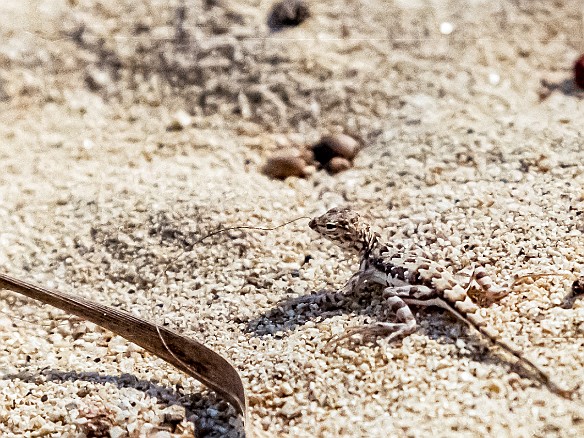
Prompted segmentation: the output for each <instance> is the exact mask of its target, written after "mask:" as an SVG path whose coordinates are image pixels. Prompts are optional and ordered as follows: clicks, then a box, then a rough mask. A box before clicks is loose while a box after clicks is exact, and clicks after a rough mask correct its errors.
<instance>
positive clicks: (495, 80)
mask: <svg viewBox="0 0 584 438" xmlns="http://www.w3.org/2000/svg"><path fill="white" fill-rule="evenodd" d="M499 82H501V76H500V75H499V73H496V72H491V73H489V83H490V84H491V85H498V84H499Z"/></svg>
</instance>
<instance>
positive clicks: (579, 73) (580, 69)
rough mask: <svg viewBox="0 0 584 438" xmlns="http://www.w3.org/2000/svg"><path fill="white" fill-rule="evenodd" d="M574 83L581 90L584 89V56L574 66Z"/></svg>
mask: <svg viewBox="0 0 584 438" xmlns="http://www.w3.org/2000/svg"><path fill="white" fill-rule="evenodd" d="M574 82H576V85H577V86H578V87H580V88H584V55H582V56H581V57H580V58H578V60H577V61H576V63H575V64H574Z"/></svg>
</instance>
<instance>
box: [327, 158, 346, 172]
mask: <svg viewBox="0 0 584 438" xmlns="http://www.w3.org/2000/svg"><path fill="white" fill-rule="evenodd" d="M326 168H327V170H328V171H329V172H330V173H333V174H334V173H339V172H342V171H343V170H347V169H350V168H351V162H350V161H349V160H347V159H346V158H343V157H333V158H332V159H331V160H330V161H329V162H328V164H327V165H326Z"/></svg>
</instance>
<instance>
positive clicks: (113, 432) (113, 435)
mask: <svg viewBox="0 0 584 438" xmlns="http://www.w3.org/2000/svg"><path fill="white" fill-rule="evenodd" d="M108 433H109V436H110V438H121V437H123V436H126V435H127V434H126V431H125V430H124V429H122V428H121V427H120V426H114V427H111V428H110V430H108Z"/></svg>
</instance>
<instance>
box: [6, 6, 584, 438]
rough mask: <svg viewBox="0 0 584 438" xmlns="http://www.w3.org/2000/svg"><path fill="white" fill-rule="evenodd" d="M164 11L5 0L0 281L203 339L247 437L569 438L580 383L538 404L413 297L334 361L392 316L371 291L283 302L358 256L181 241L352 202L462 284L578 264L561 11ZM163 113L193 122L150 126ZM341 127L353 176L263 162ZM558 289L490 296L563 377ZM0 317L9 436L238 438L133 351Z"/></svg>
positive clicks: (579, 227) (555, 281)
mask: <svg viewBox="0 0 584 438" xmlns="http://www.w3.org/2000/svg"><path fill="white" fill-rule="evenodd" d="M22 3H26V4H25V5H23V4H22ZM168 3H170V2H162V1H154V0H150V1H145V2H136V1H129V0H128V1H125V2H121V6H120V2H117V1H114V0H105V1H96V0H87V1H70V2H64V1H61V2H53V1H45V2H41V1H29V2H19V1H16V0H4V1H2V2H0V23H1V25H0V29H1V31H0V32H1V34H0V35H1V37H0V41H1V43H0V96H1V98H2V101H0V181H1V186H0V230H1V232H0V263H1V265H2V269H3V270H5V271H7V272H9V273H12V274H13V275H16V276H20V277H22V278H26V279H29V280H32V281H35V282H38V283H41V284H44V285H48V286H51V287H57V288H59V289H61V290H63V291H67V292H71V293H75V294H79V295H81V296H84V297H86V298H91V299H94V300H97V301H99V302H102V303H106V304H110V305H113V306H119V307H120V308H124V309H127V310H129V311H131V312H134V313H136V314H139V315H141V316H143V317H147V318H151V319H156V320H157V321H160V322H165V323H167V324H168V325H169V326H171V327H174V328H177V329H179V330H180V331H182V332H183V333H186V334H188V335H191V336H193V337H195V338H197V339H198V340H200V341H202V342H204V343H206V344H207V345H208V346H209V347H211V348H213V349H215V350H216V351H218V352H219V353H221V354H223V355H224V356H225V357H227V358H228V359H229V360H230V361H231V362H232V363H233V364H234V365H235V366H236V367H237V369H238V370H239V371H240V372H241V375H242V378H243V380H244V383H245V385H246V388H247V391H248V396H249V404H250V414H251V418H252V425H251V426H252V429H253V430H254V431H255V433H257V434H259V435H262V436H263V435H265V436H283V437H285V436H290V437H313V436H319V437H320V436H322V437H335V436H343V437H345V436H347V437H349V436H350V437H357V436H364V437H382V436H383V437H385V436H412V437H426V436H430V435H432V436H463V437H474V436H497V437H503V436H514V437H530V436H535V437H544V436H545V437H548V436H574V437H575V436H582V435H584V409H583V402H582V400H583V399H584V389H581V390H579V391H578V392H577V394H576V400H575V401H566V400H564V399H561V398H558V397H557V396H554V395H552V394H550V393H549V391H547V390H546V389H545V388H542V387H540V386H539V385H538V384H536V383H534V382H533V380H531V379H529V377H528V376H526V375H524V374H521V373H520V374H518V373H517V372H518V371H519V370H517V369H515V368H513V367H512V365H511V364H510V363H509V362H508V361H506V360H505V357H504V356H502V355H501V353H500V352H498V351H497V350H496V349H493V348H490V347H489V346H488V344H487V343H485V342H484V341H481V339H480V337H479V336H478V335H477V334H476V333H474V332H471V331H470V330H467V329H466V328H464V327H463V326H461V325H460V324H458V323H457V322H455V321H453V319H452V318H450V317H449V316H448V315H444V314H442V313H441V312H440V311H433V310H424V309H419V310H417V311H416V312H417V316H418V320H419V322H420V327H419V330H418V332H417V333H415V334H414V335H411V336H409V337H408V338H406V339H404V340H403V342H399V343H395V344H392V345H387V344H386V343H384V342H383V340H380V341H379V342H378V343H377V344H375V345H363V346H356V347H351V348H349V346H347V345H344V346H343V347H341V348H338V349H337V350H335V351H333V352H331V353H327V354H325V353H324V352H323V348H324V347H325V345H326V343H327V341H328V340H329V339H330V338H331V337H332V336H333V335H335V334H338V333H341V332H342V331H343V330H344V329H346V328H347V327H352V326H356V325H359V324H363V323H365V322H367V321H375V320H385V319H387V318H388V316H389V315H387V314H386V312H385V311H384V308H383V303H380V302H379V297H378V296H374V297H372V298H371V301H369V300H363V299H361V300H360V301H359V300H356V302H355V305H354V307H353V308H350V309H344V310H341V311H338V312H335V313H334V314H323V311H324V310H323V309H318V308H316V307H310V308H306V307H299V306H296V307H290V306H289V305H288V304H289V303H290V302H291V301H293V300H294V298H297V297H302V296H305V295H307V294H310V293H315V292H318V291H320V290H322V289H329V290H332V289H335V288H339V287H340V286H341V285H342V284H343V283H344V281H345V280H346V279H347V278H348V277H349V276H350V275H351V273H352V272H354V270H355V269H356V268H357V266H356V260H353V259H351V258H350V257H348V256H347V255H345V254H343V253H342V252H341V250H339V249H337V248H335V247H333V246H332V245H331V244H329V243H327V242H324V241H322V240H318V239H317V238H316V236H315V235H314V234H313V233H312V232H311V231H310V230H309V229H308V227H307V226H306V225H307V220H306V219H304V220H302V221H299V222H296V223H294V224H291V225H288V226H286V227H284V228H281V229H279V230H277V231H272V232H262V231H251V230H240V231H230V232H228V233H225V234H222V235H218V236H215V237H213V238H211V239H209V240H206V241H204V242H202V243H200V244H197V245H195V246H194V247H193V248H192V251H187V252H186V253H184V254H182V252H183V251H184V250H185V249H187V250H188V249H189V242H193V241H194V240H196V239H197V238H199V237H201V236H203V235H204V234H205V233H208V232H210V231H213V230H215V229H217V228H218V227H225V226H236V225H257V226H262V227H266V226H268V227H269V226H274V225H277V224H279V223H282V222H285V221H287V220H290V219H293V218H295V217H299V216H306V215H308V216H311V215H314V214H318V213H321V212H323V211H325V210H326V209H327V208H329V207H332V206H335V205H344V204H349V205H352V206H354V207H355V208H356V209H358V210H360V211H362V212H363V214H364V215H365V216H366V217H368V218H370V219H371V221H372V222H374V223H375V225H376V226H378V227H379V229H380V230H382V231H383V233H384V235H385V236H386V237H387V238H393V239H401V240H402V241H407V242H416V243H418V244H420V245H423V246H425V247H427V248H428V249H430V250H431V251H433V252H434V253H435V254H437V255H438V256H440V257H441V258H442V260H443V262H444V265H445V266H448V267H449V268H451V269H452V270H453V271H455V272H456V271H457V270H460V269H462V268H464V267H467V266H469V265H470V264H471V263H473V262H476V263H480V264H481V265H483V266H485V268H486V269H487V270H488V272H489V273H491V274H492V275H493V277H495V278H497V279H498V280H499V281H500V282H502V283H503V282H505V281H506V280H507V279H509V278H510V277H511V276H513V275H514V274H518V273H525V272H559V271H561V272H574V273H576V274H579V273H581V272H582V271H583V269H584V266H583V265H584V264H583V257H582V256H583V252H584V246H583V245H582V244H583V242H582V231H583V230H584V224H583V222H582V220H583V219H582V215H581V213H582V211H583V208H584V205H583V202H584V191H583V182H584V175H583V167H582V161H583V159H584V154H583V152H582V138H583V137H582V130H581V126H582V125H581V123H582V120H583V116H584V107H583V105H582V103H581V98H582V94H580V93H579V92H578V91H577V90H575V89H574V86H573V85H572V82H571V66H572V62H573V61H574V59H575V58H576V57H577V56H578V55H579V51H580V50H584V40H583V30H582V29H583V27H582V26H583V24H582V13H581V5H580V3H579V2H577V1H558V2H554V3H553V4H551V3H550V4H549V5H547V3H548V2H521V1H519V2H517V1H514V2H513V1H509V2H506V1H501V2H481V1H472V2H471V1H468V2H464V1H434V2H424V1H415V2H413V1H397V0H396V1H393V2H386V1H381V0H378V1H369V2H358V1H353V0H350V1H349V0H346V1H339V0H333V1H330V2H312V3H311V10H312V14H313V16H312V18H310V19H309V20H308V21H307V22H305V23H304V24H303V25H302V26H301V27H300V28H297V29H289V30H285V31H282V32H280V33H277V34H270V33H269V30H268V29H267V26H266V24H265V20H266V16H267V13H268V11H269V9H270V6H271V3H270V2H268V1H252V0H247V1H246V0H240V1H235V2H227V1H204V2H203V1H199V0H197V1H194V2H188V5H187V7H186V12H187V13H186V19H185V21H184V23H183V24H182V25H181V24H180V20H178V19H177V16H180V14H178V13H177V8H178V7H179V5H180V3H178V2H177V4H174V5H172V4H168ZM442 22H449V23H452V24H453V25H454V29H453V31H452V33H450V34H449V35H444V34H441V33H440V23H442ZM181 44H182V46H181ZM542 80H543V81H544V82H545V85H542ZM179 110H184V111H187V112H190V113H191V115H192V116H193V119H192V126H190V127H186V128H185V129H183V130H179V131H167V129H166V128H167V126H169V125H170V124H171V122H172V117H173V114H174V113H175V112H176V111H179ZM340 131H345V132H349V133H351V134H353V135H358V136H360V137H361V138H362V139H363V140H364V142H365V144H366V148H365V149H364V150H363V151H362V152H361V153H360V155H359V156H358V157H357V159H356V162H355V166H354V168H353V169H351V170H349V171H346V172H344V173H341V174H339V175H336V176H330V175H327V174H326V173H324V172H322V171H320V172H317V173H316V174H314V175H312V176H311V177H309V178H307V179H295V178H291V179H288V180H286V181H274V180H270V179H269V178H267V177H265V176H264V175H262V174H261V173H260V172H259V169H260V167H261V165H262V163H263V162H264V161H265V159H266V157H267V156H268V155H269V154H270V153H271V152H272V151H274V150H275V149H277V148H278V147H280V146H281V145H285V144H286V143H287V142H301V143H302V142H307V143H308V142H311V141H314V140H315V139H317V138H318V137H319V136H320V135H322V134H324V133H330V132H340ZM180 254H182V256H181V257H179V258H178V259H175V258H176V256H178V255H180ZM173 259H175V260H173ZM171 261H172V263H171V269H170V273H169V275H168V276H167V278H165V277H164V276H163V275H162V272H163V270H164V269H165V267H166V266H167V265H168V263H169V262H171ZM571 281H572V279H570V278H562V277H546V278H541V279H539V280H537V281H531V280H527V281H525V282H523V283H522V284H520V285H518V286H517V287H515V288H514V290H513V291H512V293H511V294H510V295H509V296H508V297H507V298H505V299H504V300H502V301H501V302H500V303H498V304H496V305H494V306H492V307H490V308H487V309H484V316H485V318H486V319H488V320H489V321H490V322H492V324H493V325H494V326H495V327H496V328H497V330H499V332H500V334H501V336H502V337H503V338H508V339H513V340H514V341H515V342H516V343H517V344H519V345H520V346H521V347H522V348H523V349H524V351H525V354H526V355H528V356H529V357H530V358H532V359H533V360H534V361H537V362H538V363H539V364H541V365H542V366H543V367H545V369H546V370H547V371H548V372H549V373H550V374H552V375H553V376H554V378H555V379H556V380H558V381H559V382H563V383H564V384H565V385H573V384H576V383H578V382H582V381H584V371H583V370H582V366H583V365H584V350H583V348H582V344H583V342H582V337H583V334H584V302H576V304H575V305H574V308H573V309H570V310H567V309H562V308H561V307H560V306H559V304H560V303H561V300H562V297H563V296H564V295H565V293H566V292H567V291H568V290H569V288H570V285H571ZM0 307H1V308H0V310H1V311H2V313H1V314H0V325H1V329H0V342H1V345H2V346H3V348H2V354H0V370H1V376H2V377H1V379H0V433H1V434H2V436H31V437H32V436H79V434H80V433H82V432H83V431H86V434H87V435H90V434H91V433H93V434H94V436H114V437H121V436H133V437H138V436H158V437H168V436H192V435H193V431H194V430H196V433H197V436H201V437H202V436H211V437H219V436H241V420H240V419H238V418H236V417H235V414H234V411H233V409H231V408H230V407H229V406H227V405H226V404H225V403H224V402H222V401H221V400H218V399H217V398H216V397H215V396H214V395H213V394H212V393H209V392H208V391H207V390H206V389H205V388H204V387H203V386H202V385H200V384H199V383H198V382H196V381H194V380H193V379H188V378H186V377H185V376H184V375H183V374H181V373H179V372H177V371H176V370H174V369H173V368H172V367H170V366H169V365H167V364H165V363H164V362H162V361H161V360H158V359H156V358H154V357H152V356H150V355H148V354H145V353H144V352H143V351H142V350H141V349H140V348H138V347H135V346H133V345H131V344H128V343H127V342H126V341H125V340H123V339H121V338H119V337H112V335H111V334H110V333H109V332H107V331H104V330H102V329H100V328H98V327H95V326H93V325H91V324H87V323H84V322H80V321H78V320H75V319H72V318H69V317H68V315H64V314H63V313H61V312H59V311H57V310H55V309H52V308H47V307H43V306H40V305H38V304H36V303H31V302H29V301H26V300H24V299H21V298H20V297H16V296H15V295H13V294H11V293H9V292H2V300H1V301H0ZM92 430H93V431H94V432H90V431H92ZM100 434H101V435H100Z"/></svg>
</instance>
